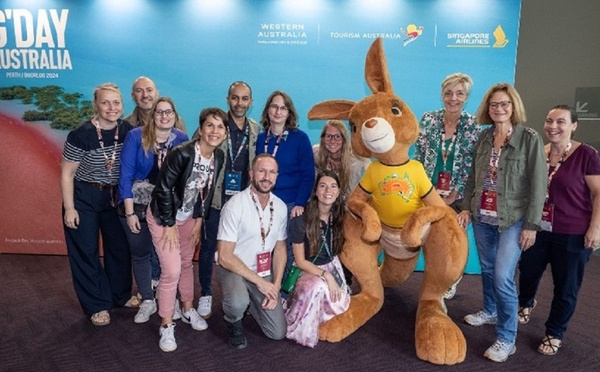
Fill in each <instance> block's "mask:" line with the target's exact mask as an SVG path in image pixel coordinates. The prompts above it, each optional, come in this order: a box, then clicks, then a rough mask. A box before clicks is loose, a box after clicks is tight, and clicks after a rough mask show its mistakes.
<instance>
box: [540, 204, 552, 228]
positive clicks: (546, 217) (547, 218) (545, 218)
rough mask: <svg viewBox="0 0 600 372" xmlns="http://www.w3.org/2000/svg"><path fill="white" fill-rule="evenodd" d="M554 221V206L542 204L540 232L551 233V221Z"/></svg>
mask: <svg viewBox="0 0 600 372" xmlns="http://www.w3.org/2000/svg"><path fill="white" fill-rule="evenodd" d="M553 220H554V204H552V203H544V209H542V230H544V231H549V232H552V221H553Z"/></svg>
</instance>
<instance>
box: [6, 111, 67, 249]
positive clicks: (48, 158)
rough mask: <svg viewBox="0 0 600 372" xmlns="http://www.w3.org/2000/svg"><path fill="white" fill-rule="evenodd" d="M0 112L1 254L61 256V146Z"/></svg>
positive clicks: (18, 120)
mask: <svg viewBox="0 0 600 372" xmlns="http://www.w3.org/2000/svg"><path fill="white" fill-rule="evenodd" d="M44 130H51V129H47V128H42V127H41V126H40V129H36V128H34V127H32V126H29V125H27V124H25V123H23V122H22V121H21V119H18V118H15V117H13V116H10V115H7V114H6V113H2V112H0V133H1V134H0V174H1V175H2V181H0V195H2V197H1V198H2V203H1V204H2V212H1V215H0V239H1V240H0V253H35V254H66V247H65V244H64V234H63V229H62V218H61V203H62V196H61V192H60V159H61V154H62V147H61V146H60V145H58V144H56V143H55V142H54V141H52V140H51V139H49V138H48V136H46V135H45V134H44Z"/></svg>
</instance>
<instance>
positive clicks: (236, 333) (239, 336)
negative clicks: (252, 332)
mask: <svg viewBox="0 0 600 372" xmlns="http://www.w3.org/2000/svg"><path fill="white" fill-rule="evenodd" d="M225 322H226V323H227V328H228V331H229V332H228V334H227V341H228V342H229V345H231V346H232V347H233V348H235V349H243V348H245V347H246V345H247V343H246V337H245V336H244V327H243V326H242V321H241V320H238V321H237V322H235V323H229V322H228V321H225Z"/></svg>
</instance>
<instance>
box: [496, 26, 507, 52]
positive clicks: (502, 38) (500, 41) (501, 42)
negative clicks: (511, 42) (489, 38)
mask: <svg viewBox="0 0 600 372" xmlns="http://www.w3.org/2000/svg"><path fill="white" fill-rule="evenodd" d="M493 35H494V37H495V38H496V42H495V43H494V45H493V47H494V48H504V47H505V46H506V44H508V39H507V38H506V34H505V33H504V30H503V29H502V26H500V25H498V27H496V29H495V30H494V33H493Z"/></svg>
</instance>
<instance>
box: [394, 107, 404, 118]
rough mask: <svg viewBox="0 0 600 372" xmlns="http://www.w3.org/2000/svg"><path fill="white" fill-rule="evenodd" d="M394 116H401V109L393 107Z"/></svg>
mask: <svg viewBox="0 0 600 372" xmlns="http://www.w3.org/2000/svg"><path fill="white" fill-rule="evenodd" d="M392 114H394V115H395V116H401V115H402V110H400V107H396V106H394V107H392Z"/></svg>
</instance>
